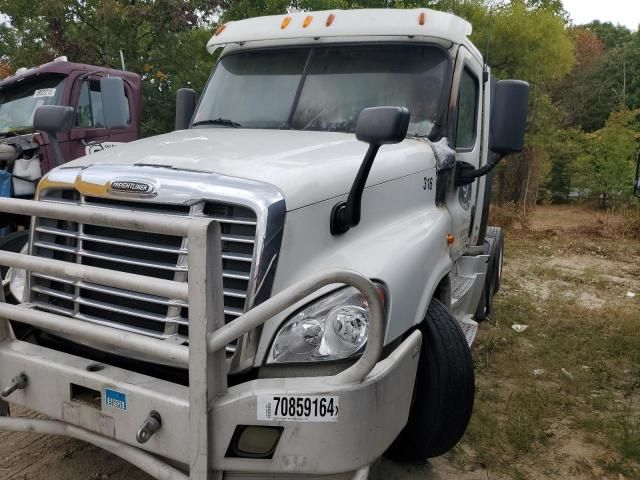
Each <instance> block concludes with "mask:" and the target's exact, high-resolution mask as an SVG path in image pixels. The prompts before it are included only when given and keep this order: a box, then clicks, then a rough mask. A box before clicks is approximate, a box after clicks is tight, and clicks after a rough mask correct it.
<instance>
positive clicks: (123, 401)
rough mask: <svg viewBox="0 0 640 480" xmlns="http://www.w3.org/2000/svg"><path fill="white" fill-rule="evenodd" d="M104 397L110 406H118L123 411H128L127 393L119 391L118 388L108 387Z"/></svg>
mask: <svg viewBox="0 0 640 480" xmlns="http://www.w3.org/2000/svg"><path fill="white" fill-rule="evenodd" d="M104 399H105V403H106V404H107V406H108V407H113V408H117V409H118V410H122V411H123V412H126V411H127V395H126V394H124V393H122V392H118V391H117V390H112V389H110V388H106V389H105V391H104Z"/></svg>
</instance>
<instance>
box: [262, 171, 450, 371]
mask: <svg viewBox="0 0 640 480" xmlns="http://www.w3.org/2000/svg"><path fill="white" fill-rule="evenodd" d="M435 173H436V172H435V168H429V169H426V170H423V171H420V172H417V173H414V174H411V175H407V176H405V177H402V178H399V179H396V180H392V181H388V182H383V183H380V184H377V185H373V186H370V187H367V188H366V189H365V192H364V195H363V207H362V221H361V223H360V225H358V226H357V227H356V228H353V229H352V230H350V231H349V232H347V233H345V234H344V235H341V236H333V235H331V233H330V231H329V219H330V215H331V209H332V208H333V205H335V203H336V202H337V201H339V200H341V199H342V198H343V197H339V198H332V199H329V200H326V201H323V202H319V203H317V204H313V205H310V206H307V207H303V208H300V209H297V210H293V211H290V212H289V213H288V214H287V219H286V223H285V230H284V235H283V241H282V251H283V252H286V255H285V256H283V257H281V258H280V259H279V263H278V268H277V272H276V277H275V280H274V287H273V293H276V292H278V291H280V290H282V289H283V288H285V287H287V286H289V285H292V284H294V283H296V282H297V281H299V280H301V279H304V278H306V277H307V276H308V275H310V274H312V273H313V272H315V273H317V272H320V271H322V270H325V269H329V268H335V267H337V266H341V267H342V268H347V269H351V270H355V271H357V272H360V273H362V274H363V275H365V276H367V277H369V278H371V279H375V280H379V281H381V282H383V283H384V284H385V285H386V287H387V289H388V291H389V297H390V302H389V316H388V319H387V329H386V336H385V343H389V342H391V341H393V340H395V339H397V338H399V337H400V336H402V335H404V334H405V333H406V332H407V331H408V330H410V329H411V328H412V327H413V326H415V325H417V324H419V323H421V322H422V320H423V319H424V315H425V312H426V309H427V307H428V304H429V301H430V299H431V297H432V296H433V293H434V292H435V289H436V287H437V286H438V284H439V282H440V281H441V280H442V278H444V277H446V276H447V275H448V274H449V272H450V271H451V259H450V256H449V249H448V245H447V234H448V233H449V231H448V228H449V225H450V216H449V213H448V211H447V210H446V209H445V208H443V207H436V204H435V188H433V189H428V188H425V178H427V179H428V178H431V177H433V178H435ZM427 184H428V182H427ZM344 197H345V198H346V196H344ZM284 320H285V318H281V317H278V318H274V319H272V320H270V321H269V322H268V324H267V325H265V328H264V330H263V333H262V338H261V341H260V347H259V350H258V355H257V356H256V364H259V363H260V362H261V357H262V356H263V354H264V352H265V351H266V350H267V349H268V346H269V344H270V343H271V340H272V337H273V335H274V334H275V332H276V331H277V329H278V328H279V326H280V324H281V322H282V321H284ZM261 353H262V355H261Z"/></svg>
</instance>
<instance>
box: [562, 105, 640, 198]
mask: <svg viewBox="0 0 640 480" xmlns="http://www.w3.org/2000/svg"><path fill="white" fill-rule="evenodd" d="M639 120H640V111H639V110H628V109H626V108H622V109H621V110H619V111H615V112H612V113H611V115H610V117H609V119H608V120H607V123H606V125H605V126H604V127H603V128H602V129H600V130H598V131H596V132H594V133H592V134H589V135H588V136H587V145H586V151H585V152H584V153H583V154H582V155H580V156H579V157H578V158H577V160H576V163H575V167H574V171H575V180H576V186H578V187H580V188H583V189H585V190H586V191H588V192H591V193H592V194H598V195H599V197H600V200H601V206H602V207H606V206H607V202H609V201H610V200H620V199H624V198H628V197H630V196H631V191H630V189H629V186H630V184H631V182H630V179H631V178H633V175H634V173H635V156H636V153H637V151H638V141H640V128H639V125H640V124H639Z"/></svg>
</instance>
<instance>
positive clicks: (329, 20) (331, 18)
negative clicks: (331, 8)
mask: <svg viewBox="0 0 640 480" xmlns="http://www.w3.org/2000/svg"><path fill="white" fill-rule="evenodd" d="M335 19H336V16H335V14H333V13H331V14H329V16H328V17H327V27H330V26H331V24H332V23H333V21H334V20H335Z"/></svg>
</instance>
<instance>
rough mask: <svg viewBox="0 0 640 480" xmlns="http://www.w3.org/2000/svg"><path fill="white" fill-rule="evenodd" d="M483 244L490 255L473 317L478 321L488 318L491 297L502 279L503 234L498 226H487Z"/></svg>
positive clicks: (491, 304)
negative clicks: (480, 294) (480, 295)
mask: <svg viewBox="0 0 640 480" xmlns="http://www.w3.org/2000/svg"><path fill="white" fill-rule="evenodd" d="M485 245H487V246H488V247H487V248H486V253H488V254H489V255H490V257H489V266H488V268H487V276H486V280H485V283H484V288H483V291H482V297H481V298H480V301H479V302H478V308H477V309H476V314H475V319H476V320H477V321H479V322H481V321H484V320H486V319H487V318H489V315H490V314H491V310H492V309H493V297H494V295H495V294H496V293H497V292H498V290H499V289H500V281H501V280H502V262H503V253H504V235H503V233H502V228H500V227H488V228H487V233H486V240H485Z"/></svg>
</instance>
